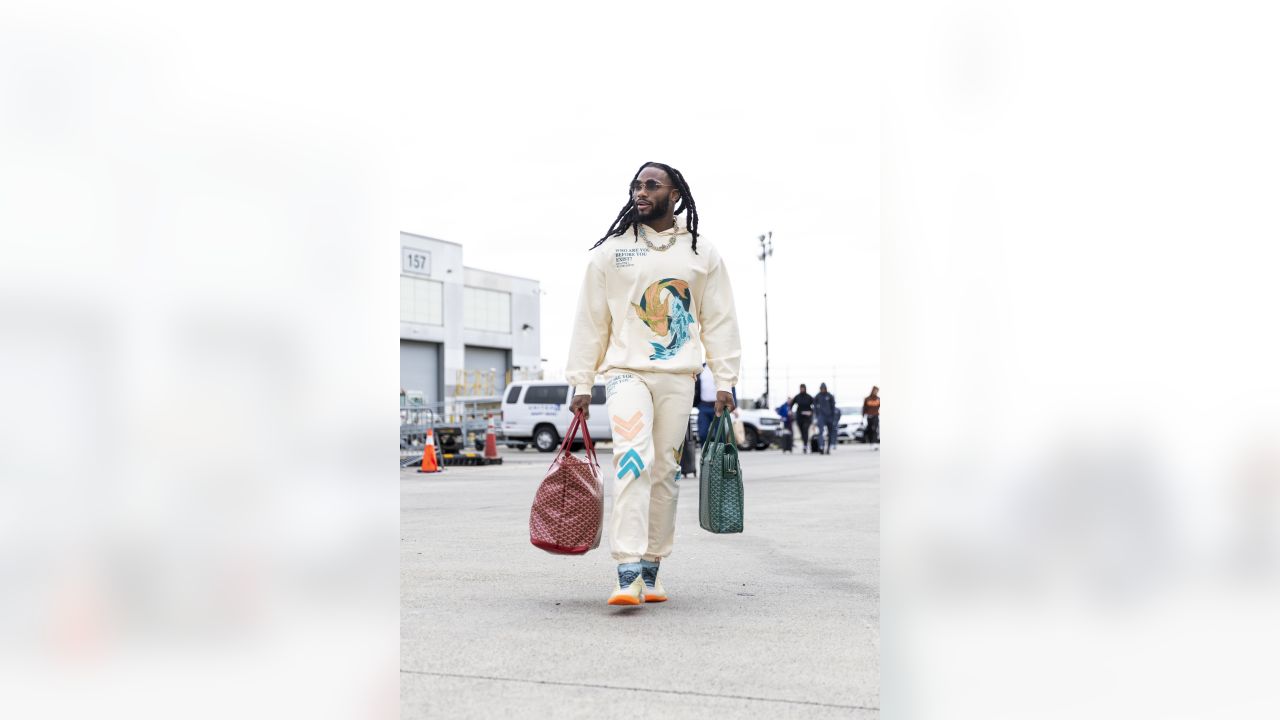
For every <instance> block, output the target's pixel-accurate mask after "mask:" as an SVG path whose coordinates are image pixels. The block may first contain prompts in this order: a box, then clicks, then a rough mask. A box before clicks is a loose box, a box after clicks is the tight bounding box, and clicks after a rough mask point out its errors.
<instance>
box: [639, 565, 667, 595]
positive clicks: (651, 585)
mask: <svg viewBox="0 0 1280 720" xmlns="http://www.w3.org/2000/svg"><path fill="white" fill-rule="evenodd" d="M640 579H641V580H643V581H644V601H645V602H666V601H667V591H666V590H665V589H663V587H662V581H661V580H659V579H658V568H657V567H652V568H649V567H646V568H642V569H641V570H640Z"/></svg>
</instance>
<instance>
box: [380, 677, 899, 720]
mask: <svg viewBox="0 0 1280 720" xmlns="http://www.w3.org/2000/svg"><path fill="white" fill-rule="evenodd" d="M400 672H402V673H408V674H410V675H431V676H435V677H452V678H463V679H466V680H497V681H499V682H516V683H529V684H532V685H561V686H565V687H584V688H596V689H600V690H622V691H625V692H642V693H657V694H661V695H687V696H696V697H709V698H725V699H730V700H750V701H753V702H768V703H781V704H784V705H816V706H818V707H829V708H840V709H843V710H873V711H877V712H878V711H879V710H880V708H879V707H867V706H866V705H840V704H837V703H823V702H814V701H812V700H782V699H779V698H767V697H757V696H753V695H729V694H723V693H704V692H697V691H694V690H656V689H653V688H638V687H623V686H621V685H600V684H597V683H582V682H561V681H558V680H526V679H524V678H513V677H498V676H495V675H469V674H467V673H447V672H432V671H429V670H404V669H402V670H400Z"/></svg>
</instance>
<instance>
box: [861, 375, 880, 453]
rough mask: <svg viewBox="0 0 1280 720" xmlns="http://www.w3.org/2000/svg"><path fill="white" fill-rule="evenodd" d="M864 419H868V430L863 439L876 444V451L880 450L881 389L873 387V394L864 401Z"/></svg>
mask: <svg viewBox="0 0 1280 720" xmlns="http://www.w3.org/2000/svg"><path fill="white" fill-rule="evenodd" d="M862 417H864V418H866V421H867V429H866V430H865V431H864V432H863V436H862V439H863V440H866V441H867V442H869V443H875V445H876V450H879V449H880V388H878V387H875V386H872V388H871V394H870V395H868V396H867V397H866V399H865V400H863V401H862Z"/></svg>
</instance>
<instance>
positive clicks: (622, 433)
mask: <svg viewBox="0 0 1280 720" xmlns="http://www.w3.org/2000/svg"><path fill="white" fill-rule="evenodd" d="M643 429H644V415H643V414H641V412H640V411H639V410H637V411H636V414H635V415H632V416H631V419H630V420H623V419H622V418H620V417H618V416H617V415H614V416H613V432H614V433H616V434H617V435H618V436H619V437H621V438H622V439H623V440H635V439H636V436H637V435H639V434H640V431H641V430H643Z"/></svg>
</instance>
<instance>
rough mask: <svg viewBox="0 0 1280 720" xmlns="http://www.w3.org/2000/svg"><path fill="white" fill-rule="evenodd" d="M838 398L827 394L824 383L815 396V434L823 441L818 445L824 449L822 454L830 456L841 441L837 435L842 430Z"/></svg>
mask: <svg viewBox="0 0 1280 720" xmlns="http://www.w3.org/2000/svg"><path fill="white" fill-rule="evenodd" d="M836 410H837V408H836V396H835V395H832V394H831V393H829V392H827V384H826V383H822V384H821V385H819V386H818V394H817V395H814V396H813V417H814V419H816V420H817V421H818V428H817V430H815V431H814V432H815V434H816V435H817V436H818V437H819V438H821V439H823V442H821V443H819V444H818V447H820V448H822V452H823V453H824V454H826V455H830V454H831V451H832V450H834V449H835V446H836V443H838V442H839V441H840V438H839V436H838V435H837V433H838V432H839V430H840V428H839V427H837V424H836V419H837V418H838V417H839V416H838V415H836Z"/></svg>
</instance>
